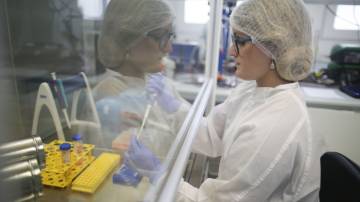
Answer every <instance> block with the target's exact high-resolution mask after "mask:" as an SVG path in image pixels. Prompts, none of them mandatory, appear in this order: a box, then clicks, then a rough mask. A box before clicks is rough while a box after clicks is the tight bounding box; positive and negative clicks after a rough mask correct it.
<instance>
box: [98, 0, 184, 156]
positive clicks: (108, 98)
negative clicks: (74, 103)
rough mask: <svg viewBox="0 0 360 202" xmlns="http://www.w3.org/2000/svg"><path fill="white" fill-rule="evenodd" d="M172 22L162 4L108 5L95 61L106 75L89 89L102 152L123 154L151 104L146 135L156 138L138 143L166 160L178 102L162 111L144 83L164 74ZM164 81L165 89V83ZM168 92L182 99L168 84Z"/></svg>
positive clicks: (153, 0)
mask: <svg viewBox="0 0 360 202" xmlns="http://www.w3.org/2000/svg"><path fill="white" fill-rule="evenodd" d="M173 20H174V16H173V14H172V11H171V9H170V7H169V6H168V4H166V3H165V2H163V1H162V0H131V1H129V0H112V1H110V3H109V5H108V6H107V9H106V12H105V15H104V20H103V24H102V29H101V33H100V37H99V41H98V50H99V60H100V62H101V63H102V64H103V65H104V66H105V67H106V72H105V73H104V75H102V76H100V78H99V80H100V82H99V83H98V84H97V85H96V86H95V87H94V90H93V94H94V99H95V101H96V106H97V110H98V113H99V117H100V119H101V122H102V133H103V136H102V142H103V143H104V144H105V146H106V147H111V146H112V147H113V148H115V149H125V148H126V145H127V143H128V140H129V139H128V138H129V134H128V132H127V131H128V130H129V128H136V129H138V128H140V125H141V123H142V119H143V116H144V113H145V109H146V106H147V105H148V104H152V105H153V106H152V109H151V111H150V114H149V118H148V121H147V122H146V125H145V130H144V133H149V132H148V131H153V133H154V131H156V132H157V133H156V135H152V136H147V135H143V136H141V138H140V139H141V140H142V141H143V142H144V143H145V144H146V145H147V146H148V147H150V148H151V149H152V151H153V152H154V153H156V154H157V155H158V156H160V157H163V156H165V155H166V153H167V151H168V149H169V147H170V145H171V142H172V140H173V138H174V136H175V134H176V132H177V128H179V125H178V124H179V123H178V122H175V121H173V120H177V118H175V117H174V116H173V115H171V114H169V112H171V111H172V108H177V107H179V106H180V102H179V101H174V102H173V103H171V105H169V107H168V108H167V109H165V110H163V109H162V108H160V107H159V106H158V104H157V103H161V102H163V99H162V98H163V96H156V97H153V96H151V95H148V94H146V92H145V80H146V79H145V78H146V77H148V75H149V74H153V73H155V75H152V76H150V77H159V75H157V74H159V72H161V71H162V69H163V65H162V63H161V61H162V58H163V57H164V56H165V55H166V54H168V53H169V52H170V51H171V48H172V47H171V38H172V37H173V34H174V33H173V30H172V28H173V27H172V23H173ZM163 82H164V83H166V84H169V81H167V80H166V79H165V80H164V81H163ZM164 85H165V84H164ZM168 93H169V94H170V95H171V96H175V97H177V98H178V99H180V100H181V98H180V96H179V95H178V94H177V93H176V92H175V90H174V88H173V87H172V86H171V85H169V87H168ZM154 102H155V103H154ZM183 103H184V105H186V102H185V101H184V102H183ZM119 145H120V146H119ZM124 145H125V146H124Z"/></svg>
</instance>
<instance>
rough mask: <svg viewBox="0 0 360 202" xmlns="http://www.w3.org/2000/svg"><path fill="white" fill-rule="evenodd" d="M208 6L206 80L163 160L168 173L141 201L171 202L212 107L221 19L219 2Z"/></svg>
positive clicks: (221, 3) (216, 1)
mask: <svg viewBox="0 0 360 202" xmlns="http://www.w3.org/2000/svg"><path fill="white" fill-rule="evenodd" d="M209 4H210V12H209V14H210V19H209V23H208V38H207V51H206V64H205V65H206V66H205V67H206V69H205V77H206V81H205V83H204V84H203V86H202V88H201V90H200V92H199V94H198V95H197V97H196V100H195V102H194V104H193V106H192V107H191V109H190V111H189V113H188V114H187V116H186V118H185V121H184V123H183V125H182V127H181V129H180V131H179V132H178V134H177V137H176V139H175V141H174V143H173V145H172V147H171V148H172V149H171V150H170V151H169V154H168V157H169V158H167V159H168V162H165V166H167V168H168V173H166V174H164V176H163V177H162V178H161V179H160V180H159V182H158V183H157V184H155V186H153V187H152V188H151V189H150V190H149V192H148V193H147V196H146V197H145V201H161V202H168V201H174V199H175V196H176V194H177V188H178V185H179V182H180V180H181V178H182V175H183V172H184V169H185V167H186V163H187V161H188V158H189V155H190V153H191V146H192V143H193V140H194V138H195V137H196V135H197V132H198V129H199V126H200V124H201V121H202V118H203V115H204V113H205V114H206V113H207V112H209V111H210V110H211V109H212V107H213V106H214V105H215V90H216V77H217V69H218V68H217V66H218V62H219V51H220V36H221V35H220V34H221V17H219V16H222V7H223V0H209ZM178 145H181V146H178ZM176 154H177V155H176ZM174 156H175V159H172V158H171V157H174Z"/></svg>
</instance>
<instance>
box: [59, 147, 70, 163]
mask: <svg viewBox="0 0 360 202" xmlns="http://www.w3.org/2000/svg"><path fill="white" fill-rule="evenodd" d="M59 148H60V151H61V156H62V162H63V163H70V161H71V156H70V149H71V145H70V144H69V143H62V144H61V145H60V146H59Z"/></svg>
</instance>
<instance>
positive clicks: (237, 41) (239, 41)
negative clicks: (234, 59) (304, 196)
mask: <svg viewBox="0 0 360 202" xmlns="http://www.w3.org/2000/svg"><path fill="white" fill-rule="evenodd" d="M231 40H232V43H233V44H234V45H235V51H236V55H239V51H240V48H241V47H242V46H244V45H245V44H246V43H248V42H253V39H252V37H250V36H237V35H236V34H231Z"/></svg>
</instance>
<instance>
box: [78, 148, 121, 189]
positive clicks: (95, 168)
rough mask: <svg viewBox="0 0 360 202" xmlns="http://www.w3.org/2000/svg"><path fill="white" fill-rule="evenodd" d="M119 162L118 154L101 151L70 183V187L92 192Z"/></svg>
mask: <svg viewBox="0 0 360 202" xmlns="http://www.w3.org/2000/svg"><path fill="white" fill-rule="evenodd" d="M119 163H120V155H118V154H112V153H105V152H104V153H102V154H101V155H100V156H99V157H98V158H96V160H95V161H94V162H93V163H91V164H90V166H89V167H87V168H86V170H84V172H83V173H81V174H80V176H79V177H77V178H76V179H75V181H74V182H73V183H72V186H71V189H72V190H75V191H80V192H86V193H94V192H95V191H96V189H97V188H98V187H99V185H100V184H101V183H102V182H103V181H104V180H105V178H106V176H108V175H109V174H110V173H111V172H112V171H113V170H114V169H115V168H116V166H117V165H119Z"/></svg>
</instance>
